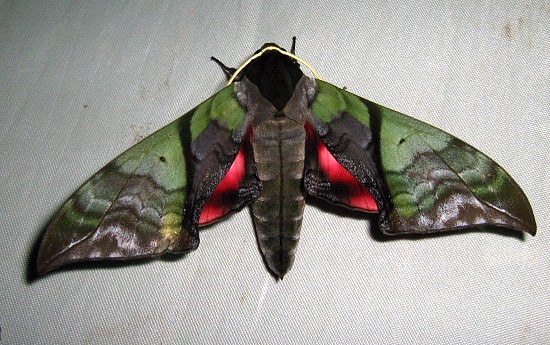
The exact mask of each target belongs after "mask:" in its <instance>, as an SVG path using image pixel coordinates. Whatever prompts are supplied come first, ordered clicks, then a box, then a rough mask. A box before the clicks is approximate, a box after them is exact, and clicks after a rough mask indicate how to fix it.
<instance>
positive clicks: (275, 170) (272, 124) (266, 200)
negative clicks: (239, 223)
mask: <svg viewBox="0 0 550 345" xmlns="http://www.w3.org/2000/svg"><path fill="white" fill-rule="evenodd" d="M305 140H306V135H305V130H304V127H303V126H302V125H299V124H298V123H296V122H294V121H292V120H289V119H285V118H278V119H276V120H267V121H265V122H263V123H262V124H260V125H258V126H257V127H255V128H254V142H253V143H252V147H253V151H254V161H255V165H256V170H257V171H256V173H257V175H258V178H259V179H260V183H261V184H262V192H261V194H260V196H259V197H258V199H256V200H255V201H254V202H253V203H252V213H253V215H254V226H255V228H256V235H257V238H258V246H259V247H260V250H261V252H262V254H263V256H264V259H265V261H266V263H267V266H268V267H269V269H270V270H271V271H272V272H273V273H274V274H275V275H276V276H277V277H279V278H282V277H283V276H284V274H285V273H286V272H287V271H288V270H289V269H290V267H291V266H292V263H293V262H294V253H295V252H296V247H297V245H298V240H299V239H300V228H301V226H302V217H303V213H304V205H305V198H304V194H303V191H302V187H301V186H302V178H303V172H304V160H305Z"/></svg>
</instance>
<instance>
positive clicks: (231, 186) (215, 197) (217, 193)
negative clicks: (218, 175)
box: [199, 148, 245, 226]
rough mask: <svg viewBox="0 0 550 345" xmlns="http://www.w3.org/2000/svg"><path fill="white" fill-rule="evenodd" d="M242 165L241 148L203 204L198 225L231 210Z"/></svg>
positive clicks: (237, 191)
mask: <svg viewBox="0 0 550 345" xmlns="http://www.w3.org/2000/svg"><path fill="white" fill-rule="evenodd" d="M244 166H245V159H244V153H243V150H242V148H241V150H239V152H238V153H237V156H236V157H235V160H234V161H233V164H231V167H230V168H229V170H228V171H227V173H226V174H225V176H224V177H223V179H222V180H221V181H220V183H219V184H218V186H217V187H216V189H215V190H214V193H212V196H211V197H210V199H208V201H207V202H206V204H205V205H204V207H203V209H202V211H201V215H200V217H199V226H200V225H206V224H208V223H211V222H214V221H216V220H218V219H220V218H222V217H224V216H225V215H227V214H228V213H230V212H231V211H233V208H232V204H233V203H234V202H235V199H236V197H237V194H238V193H239V187H240V185H241V182H242V181H243V179H244Z"/></svg>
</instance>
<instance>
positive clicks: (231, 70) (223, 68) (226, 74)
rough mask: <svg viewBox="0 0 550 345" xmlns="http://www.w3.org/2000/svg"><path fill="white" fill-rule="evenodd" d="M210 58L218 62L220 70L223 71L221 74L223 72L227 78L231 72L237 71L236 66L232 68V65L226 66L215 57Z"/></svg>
mask: <svg viewBox="0 0 550 345" xmlns="http://www.w3.org/2000/svg"><path fill="white" fill-rule="evenodd" d="M210 59H212V61H214V62H215V63H217V64H218V66H220V67H221V69H222V71H223V74H225V77H226V78H227V80H229V78H231V76H232V75H233V74H235V72H236V71H237V69H236V68H233V67H227V66H226V65H225V64H224V63H223V62H221V61H220V60H218V59H216V58H215V57H213V56H211V57H210Z"/></svg>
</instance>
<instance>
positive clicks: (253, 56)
mask: <svg viewBox="0 0 550 345" xmlns="http://www.w3.org/2000/svg"><path fill="white" fill-rule="evenodd" d="M268 50H276V51H278V52H279V53H281V54H283V55H286V56H289V57H291V58H292V59H294V60H296V61H298V62H299V63H301V64H302V65H304V66H306V67H307V68H308V69H309V70H310V71H311V73H313V75H314V76H315V78H317V79H319V80H323V78H321V76H320V75H319V73H317V71H316V70H315V69H314V68H313V67H312V66H311V65H310V64H309V63H307V62H306V61H304V60H302V59H300V58H299V57H297V56H296V55H294V54H292V53H289V52H287V51H286V50H282V49H281V48H279V47H276V46H267V47H265V48H264V49H262V50H260V51H259V52H258V53H257V54H254V55H252V57H251V58H250V59H248V60H246V62H245V63H243V64H242V65H241V67H239V68H237V70H236V71H235V73H233V75H232V76H231V78H229V81H228V82H227V85H229V84H231V83H233V82H234V81H235V78H236V77H237V76H238V75H239V73H241V72H242V70H243V69H244V68H245V67H246V66H248V64H249V63H251V62H252V61H253V60H255V59H257V58H259V57H260V56H262V54H263V53H265V52H266V51H268Z"/></svg>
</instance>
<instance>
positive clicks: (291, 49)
mask: <svg viewBox="0 0 550 345" xmlns="http://www.w3.org/2000/svg"><path fill="white" fill-rule="evenodd" d="M290 54H296V36H293V37H292V46H291V47H290Z"/></svg>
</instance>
